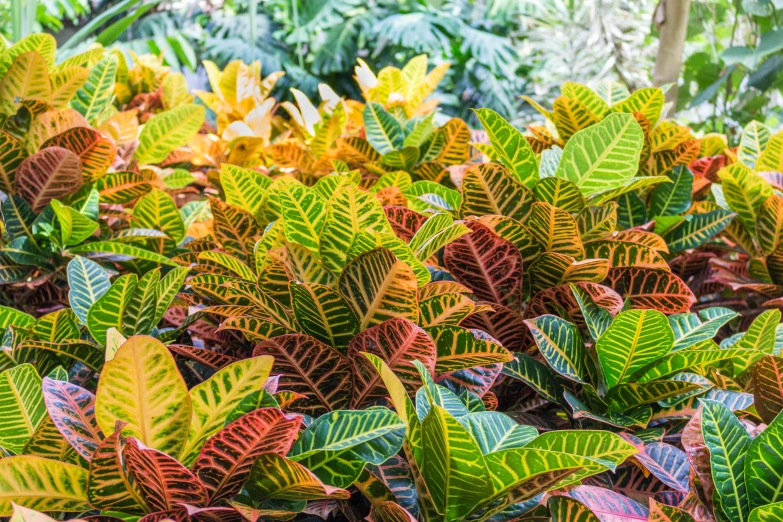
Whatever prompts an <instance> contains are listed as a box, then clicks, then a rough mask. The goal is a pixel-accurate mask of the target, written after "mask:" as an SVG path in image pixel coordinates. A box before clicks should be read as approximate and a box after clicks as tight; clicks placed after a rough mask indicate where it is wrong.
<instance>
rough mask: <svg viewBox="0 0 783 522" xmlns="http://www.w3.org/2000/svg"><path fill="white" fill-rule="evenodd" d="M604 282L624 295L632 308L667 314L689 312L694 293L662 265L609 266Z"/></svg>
mask: <svg viewBox="0 0 783 522" xmlns="http://www.w3.org/2000/svg"><path fill="white" fill-rule="evenodd" d="M606 284H608V285H609V286H611V287H612V288H613V289H614V290H615V291H616V292H617V293H619V294H620V295H623V296H625V298H626V299H628V300H629V301H630V303H631V306H632V307H633V308H651V309H654V310H658V311H660V312H663V313H667V314H674V313H683V312H688V311H689V310H690V307H691V305H692V304H693V303H695V302H696V297H695V296H694V295H693V291H691V289H690V288H688V286H687V285H686V284H685V282H684V281H683V280H682V279H680V278H679V277H677V276H676V275H674V274H672V273H670V272H668V271H666V270H661V269H652V268H634V267H621V268H611V269H609V276H608V277H607V280H606Z"/></svg>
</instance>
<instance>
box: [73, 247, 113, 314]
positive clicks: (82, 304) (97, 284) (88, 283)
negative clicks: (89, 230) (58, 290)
mask: <svg viewBox="0 0 783 522" xmlns="http://www.w3.org/2000/svg"><path fill="white" fill-rule="evenodd" d="M67 272H68V286H69V287H70V291H69V292H68V302H69V303H70V305H71V308H72V309H73V311H74V313H75V314H76V316H77V317H78V318H79V320H80V321H81V322H82V324H85V325H86V324H87V313H88V311H89V310H90V307H91V306H92V305H93V304H94V303H95V302H96V301H97V300H98V299H100V298H101V297H102V296H103V294H105V293H106V291H107V290H109V287H110V286H111V283H110V282H109V276H108V275H107V274H106V271H105V270H104V269H103V268H101V266H100V265H99V264H98V263H96V262H95V261H90V260H89V259H85V258H83V257H81V256H76V257H74V258H73V259H72V260H71V261H70V262H69V263H68V270H67Z"/></svg>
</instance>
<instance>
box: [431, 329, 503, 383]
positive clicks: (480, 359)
mask: <svg viewBox="0 0 783 522" xmlns="http://www.w3.org/2000/svg"><path fill="white" fill-rule="evenodd" d="M426 331H427V333H428V334H429V335H430V336H432V339H433V341H435V346H436V348H437V359H436V361H435V371H436V372H437V373H444V372H453V371H458V370H462V369H464V368H471V367H474V366H483V365H487V364H495V363H504V362H509V361H511V360H512V359H513V356H512V355H511V353H510V352H509V351H508V350H506V349H505V348H503V347H502V346H501V345H500V344H498V343H497V342H496V341H495V340H494V339H492V338H491V337H489V336H488V335H487V334H485V333H484V332H482V331H481V330H468V329H467V328H462V327H461V326H451V325H442V326H433V327H430V328H427V330H426Z"/></svg>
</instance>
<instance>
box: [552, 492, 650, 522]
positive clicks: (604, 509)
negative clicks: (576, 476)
mask: <svg viewBox="0 0 783 522" xmlns="http://www.w3.org/2000/svg"><path fill="white" fill-rule="evenodd" d="M565 496H568V497H571V498H573V499H574V500H578V501H579V502H581V503H582V504H584V505H585V506H587V507H588V508H589V509H590V511H592V512H593V513H594V514H595V515H596V516H597V517H598V519H599V520H601V522H629V521H631V520H644V521H646V520H647V508H646V507H645V506H643V505H641V504H639V503H638V502H636V501H634V500H631V499H630V498H627V497H625V496H623V495H621V494H619V493H615V492H614V491H609V490H608V489H604V488H598V487H595V486H577V487H575V488H573V489H571V490H569V491H568V492H567V493H566V494H565Z"/></svg>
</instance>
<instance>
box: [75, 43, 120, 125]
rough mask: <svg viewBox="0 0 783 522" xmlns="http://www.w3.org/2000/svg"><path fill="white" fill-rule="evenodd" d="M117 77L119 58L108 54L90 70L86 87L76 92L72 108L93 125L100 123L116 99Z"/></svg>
mask: <svg viewBox="0 0 783 522" xmlns="http://www.w3.org/2000/svg"><path fill="white" fill-rule="evenodd" d="M116 75H117V57H116V56H115V55H114V54H109V53H107V54H106V56H104V57H103V58H102V59H101V61H99V62H98V63H97V64H95V66H94V67H92V68H91V69H90V76H88V77H87V82H86V83H85V84H84V86H83V87H82V88H81V89H79V90H78V91H76V96H75V97H74V99H73V100H72V101H71V106H72V107H73V108H74V109H76V110H77V111H79V113H80V114H81V115H82V116H84V117H85V118H86V119H87V121H88V122H89V123H90V124H91V125H95V124H97V123H99V122H100V119H101V116H102V115H103V113H104V111H105V109H106V108H107V107H108V106H109V104H110V103H111V102H112V99H113V97H114V79H115V77H116Z"/></svg>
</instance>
